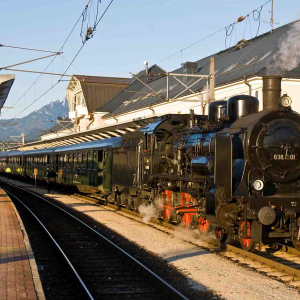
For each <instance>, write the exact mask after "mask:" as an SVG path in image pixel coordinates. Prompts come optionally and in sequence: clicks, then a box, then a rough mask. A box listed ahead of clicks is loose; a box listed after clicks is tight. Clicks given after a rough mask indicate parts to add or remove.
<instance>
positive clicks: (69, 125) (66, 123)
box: [40, 118, 74, 136]
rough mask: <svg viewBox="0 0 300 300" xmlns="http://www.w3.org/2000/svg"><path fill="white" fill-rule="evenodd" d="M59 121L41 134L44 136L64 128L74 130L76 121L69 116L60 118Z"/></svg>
mask: <svg viewBox="0 0 300 300" xmlns="http://www.w3.org/2000/svg"><path fill="white" fill-rule="evenodd" d="M57 122H58V123H57V124H55V125H54V126H53V127H51V128H50V129H48V130H47V131H45V132H44V133H43V134H41V135H40V136H44V135H47V134H51V133H57V132H59V131H62V130H69V131H70V132H71V131H72V130H71V129H73V128H74V123H73V122H72V121H71V120H70V119H69V118H65V119H63V120H58V121H57Z"/></svg>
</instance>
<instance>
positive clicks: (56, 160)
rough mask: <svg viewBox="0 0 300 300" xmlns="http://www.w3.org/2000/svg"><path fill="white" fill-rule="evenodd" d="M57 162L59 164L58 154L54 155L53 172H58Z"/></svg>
mask: <svg viewBox="0 0 300 300" xmlns="http://www.w3.org/2000/svg"><path fill="white" fill-rule="evenodd" d="M58 162H59V156H58V154H56V155H55V166H54V167H55V169H54V171H55V172H58Z"/></svg>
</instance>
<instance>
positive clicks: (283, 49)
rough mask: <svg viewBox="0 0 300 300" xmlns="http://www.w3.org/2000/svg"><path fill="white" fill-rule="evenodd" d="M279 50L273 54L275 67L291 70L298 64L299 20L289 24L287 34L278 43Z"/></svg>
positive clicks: (299, 58) (299, 55) (299, 45)
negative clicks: (289, 27)
mask: <svg viewBox="0 0 300 300" xmlns="http://www.w3.org/2000/svg"><path fill="white" fill-rule="evenodd" d="M278 46H279V51H278V52H277V53H276V55H275V56H274V59H275V67H276V68H280V69H282V70H285V71H291V70H293V69H295V68H296V67H298V66H299V64H300V22H297V23H295V24H293V25H292V26H291V29H290V30H289V31H288V32H287V35H286V36H285V37H284V38H282V39H281V40H280V41H279V43H278Z"/></svg>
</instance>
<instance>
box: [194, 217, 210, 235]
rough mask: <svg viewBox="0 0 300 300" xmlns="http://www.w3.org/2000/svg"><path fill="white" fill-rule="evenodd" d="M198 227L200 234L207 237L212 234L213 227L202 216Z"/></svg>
mask: <svg viewBox="0 0 300 300" xmlns="http://www.w3.org/2000/svg"><path fill="white" fill-rule="evenodd" d="M197 227H198V231H199V233H200V234H204V235H207V234H209V233H210V232H211V225H210V223H209V222H208V220H206V219H205V218H203V217H202V216H200V217H199V218H198V223H197Z"/></svg>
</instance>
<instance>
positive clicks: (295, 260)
mask: <svg viewBox="0 0 300 300" xmlns="http://www.w3.org/2000/svg"><path fill="white" fill-rule="evenodd" d="M75 196H76V197H77V198H78V199H82V200H85V201H89V202H90V203H93V204H97V203H98V201H99V199H98V198H97V197H88V196H83V195H80V194H75ZM106 206H107V207H108V208H111V209H113V210H114V211H115V212H116V213H122V214H124V215H127V216H130V217H132V218H134V219H136V220H137V221H139V222H142V220H141V215H140V214H139V213H137V212H134V211H131V210H128V209H126V208H123V207H118V206H116V205H113V204H110V203H108V204H107V205H106ZM150 222H151V223H152V224H153V225H154V226H156V227H158V228H159V227H164V228H166V229H168V230H171V231H174V230H175V229H176V231H177V233H178V231H181V232H182V236H187V230H186V229H182V228H178V226H176V225H174V224H170V223H166V222H164V221H162V220H158V219H155V218H151V220H150ZM188 236H189V237H190V238H191V239H197V238H198V239H199V238H200V236H199V233H198V232H195V231H190V232H189V234H188ZM191 239H190V240H189V239H188V240H187V241H188V242H191V243H193V244H195V245H197V246H199V245H198V244H196V243H195V242H193V241H191ZM201 241H202V242H204V243H205V244H207V246H205V248H207V249H208V250H209V251H213V252H216V253H218V254H220V255H222V256H223V257H226V258H228V259H230V260H232V261H235V262H237V263H239V264H241V265H244V266H246V267H249V268H251V269H254V270H256V271H258V272H261V273H264V274H266V275H267V276H270V277H273V278H275V279H277V280H279V281H282V282H285V283H287V284H289V285H291V286H293V287H296V288H298V289H300V253H299V251H297V250H296V249H295V248H293V247H289V246H287V245H281V244H278V249H272V248H269V247H262V251H261V252H260V251H258V250H255V251H254V253H249V252H247V251H245V250H243V249H241V248H240V247H236V246H234V245H230V244H222V245H220V244H219V243H218V241H217V240H216V239H214V238H211V237H209V236H205V237H203V236H201Z"/></svg>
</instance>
